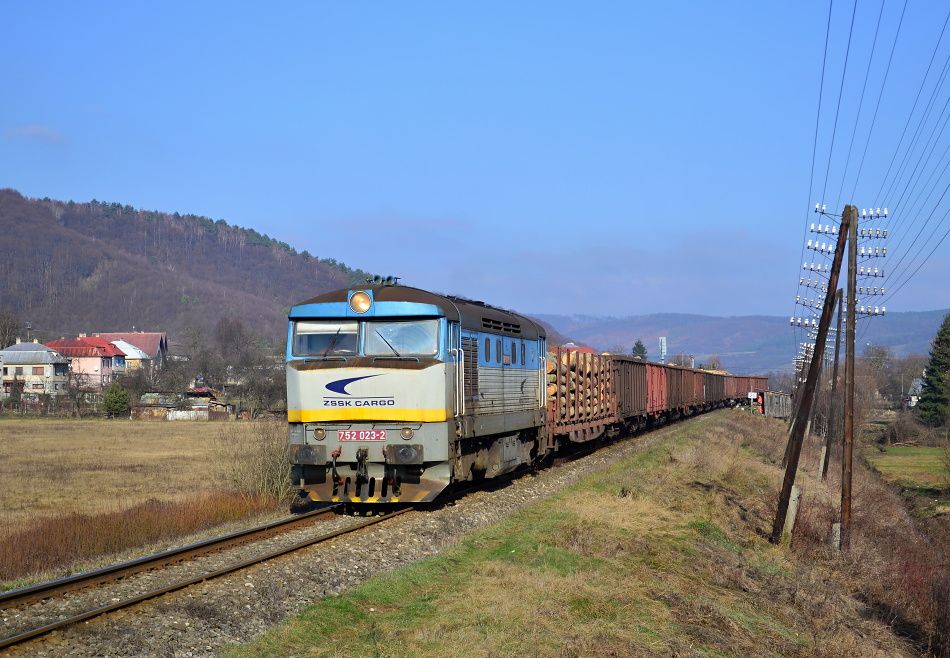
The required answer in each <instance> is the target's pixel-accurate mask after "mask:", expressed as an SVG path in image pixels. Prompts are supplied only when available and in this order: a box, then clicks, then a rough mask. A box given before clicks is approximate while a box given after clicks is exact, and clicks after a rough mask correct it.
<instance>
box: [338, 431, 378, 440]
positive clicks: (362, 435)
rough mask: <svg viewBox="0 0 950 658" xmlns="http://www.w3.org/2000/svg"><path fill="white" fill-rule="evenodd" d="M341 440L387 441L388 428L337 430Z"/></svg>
mask: <svg viewBox="0 0 950 658" xmlns="http://www.w3.org/2000/svg"><path fill="white" fill-rule="evenodd" d="M336 436H337V439H339V440H340V441H385V440H386V430H337V432H336Z"/></svg>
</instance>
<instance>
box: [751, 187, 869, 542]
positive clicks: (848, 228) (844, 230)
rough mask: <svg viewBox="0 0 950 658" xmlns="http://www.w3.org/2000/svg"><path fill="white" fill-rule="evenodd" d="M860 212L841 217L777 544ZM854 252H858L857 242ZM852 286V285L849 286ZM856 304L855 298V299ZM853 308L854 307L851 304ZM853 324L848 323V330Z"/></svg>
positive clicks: (791, 448) (848, 209)
mask: <svg viewBox="0 0 950 658" xmlns="http://www.w3.org/2000/svg"><path fill="white" fill-rule="evenodd" d="M857 215H858V209H857V208H855V207H854V206H851V205H848V206H845V208H844V212H843V213H842V214H841V227H840V231H839V233H838V243H837V245H836V246H835V257H834V260H833V261H832V263H831V273H830V276H829V278H828V291H827V292H826V293H825V303H824V306H823V307H822V309H821V320H820V321H819V322H818V337H817V338H816V339H815V350H814V353H813V354H812V357H811V363H810V364H809V366H808V377H807V378H806V379H805V384H804V385H803V386H802V391H801V398H800V399H799V403H798V408H797V409H796V414H795V416H796V417H795V420H794V422H793V424H792V428H793V429H792V433H791V436H790V437H789V445H788V466H787V467H786V469H785V479H784V480H783V481H782V492H781V493H780V494H779V498H778V509H777V510H776V512H775V521H774V523H773V524H772V534H771V536H770V537H769V541H771V542H772V543H773V544H777V543H778V542H780V541H781V539H782V531H783V529H784V527H785V517H786V516H787V514H788V501H789V498H791V495H792V485H794V484H795V474H796V473H797V471H798V460H799V458H800V457H801V453H802V440H803V439H804V438H805V424H806V422H807V420H808V416H809V415H810V414H811V407H812V403H813V402H814V399H815V388H816V387H817V385H818V373H819V371H820V370H821V360H822V358H823V357H824V351H825V342H826V340H827V338H828V325H830V324H831V316H832V314H833V313H834V309H835V294H836V293H835V291H836V290H837V289H838V275H839V274H840V273H841V262H842V261H843V260H844V248H845V244H846V243H847V242H848V237H849V235H850V234H851V233H853V231H854V225H856V224H857ZM851 249H852V251H855V252H856V248H855V246H854V242H853V240H852V244H851ZM849 285H850V284H849ZM851 299H852V300H853V299H854V297H853V296H852V297H851ZM852 307H853V304H852ZM852 326H853V323H849V325H848V328H849V330H850V329H851V327H852Z"/></svg>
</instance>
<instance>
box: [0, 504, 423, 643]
mask: <svg viewBox="0 0 950 658" xmlns="http://www.w3.org/2000/svg"><path fill="white" fill-rule="evenodd" d="M411 510H412V508H409V507H407V508H404V509H400V510H396V511H394V512H390V513H389V514H384V515H382V516H377V517H375V518H371V519H368V520H366V521H363V522H362V523H359V524H357V525H355V526H351V527H349V528H343V529H341V530H335V531H333V532H330V533H327V534H325V535H320V536H319V537H312V538H310V539H305V540H303V541H300V542H297V543H295V544H292V545H290V546H285V547H283V548H279V549H277V550H274V551H270V552H268V553H266V554H264V555H259V556H257V557H253V558H250V559H247V560H243V561H241V562H238V563H235V564H231V565H229V566H226V567H222V568H221V569H217V570H215V571H210V572H208V573H204V574H201V575H199V576H194V577H192V578H188V579H186V580H180V581H177V582H174V583H172V584H170V585H165V586H163V587H159V588H156V589H153V590H149V591H147V592H144V593H142V594H139V595H138V596H133V597H131V598H128V599H124V600H122V601H117V602H116V603H112V604H110V605H106V606H102V607H100V608H95V609H93V610H87V611H86V612H82V613H80V614H78V615H74V616H72V617H67V618H65V619H61V620H59V621H55V622H53V623H51V624H46V625H45V626H39V627H37V628H33V629H30V630H27V631H23V632H21V633H18V634H16V635H11V636H9V637H5V638H3V639H0V649H6V648H7V647H11V646H13V645H15V644H20V643H22V642H25V641H27V640H32V639H34V638H37V637H39V636H41V635H46V634H48V633H51V632H53V631H56V630H59V629H61V628H64V627H66V626H71V625H73V624H77V623H79V622H81V621H86V620H88V619H92V618H93V617H98V616H100V615H104V614H106V613H109V612H115V611H116V610H121V609H122V608H128V607H129V606H132V605H135V604H137V603H141V602H143V601H147V600H149V599H154V598H156V597H159V596H162V595H164V594H168V593H170V592H174V591H177V590H180V589H184V588H186V587H190V586H191V585H196V584H198V583H201V582H204V581H206V580H212V579H214V578H218V577H220V576H225V575H227V574H229V573H233V572H235V571H240V570H241V569H246V568H247V567H250V566H254V565H255V564H260V563H261V562H266V561H267V560H272V559H274V558H276V557H280V556H281V555H286V554H288V553H293V552H294V551H299V550H300V549H302V548H307V547H308V546H312V545H314V544H319V543H321V542H325V541H328V540H330V539H334V538H335V537H339V536H341V535H345V534H349V533H351V532H355V531H357V530H361V529H363V528H365V527H367V526H371V525H374V524H376V523H382V522H383V521H388V520H389V519H391V518H393V517H394V516H399V515H400V514H403V513H405V512H409V511H411Z"/></svg>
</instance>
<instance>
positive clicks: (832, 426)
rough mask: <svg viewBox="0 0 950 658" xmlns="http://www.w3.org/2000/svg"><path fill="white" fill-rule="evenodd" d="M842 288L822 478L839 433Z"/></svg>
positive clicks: (822, 462) (840, 291) (826, 472)
mask: <svg viewBox="0 0 950 658" xmlns="http://www.w3.org/2000/svg"><path fill="white" fill-rule="evenodd" d="M842 292H843V291H842V290H841V288H838V294H837V295H836V297H837V304H838V328H837V331H836V332H835V365H834V368H833V369H832V371H831V403H830V405H829V409H828V426H827V427H826V428H825V455H824V458H823V459H822V460H821V479H822V480H824V479H825V478H826V477H827V476H828V460H829V459H830V458H831V441H832V438H831V437H832V435H835V436H837V435H838V416H837V406H838V361H839V357H840V354H841V305H842V300H841V297H842Z"/></svg>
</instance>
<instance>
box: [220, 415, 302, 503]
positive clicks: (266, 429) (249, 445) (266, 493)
mask: <svg viewBox="0 0 950 658" xmlns="http://www.w3.org/2000/svg"><path fill="white" fill-rule="evenodd" d="M214 451H215V457H216V459H215V461H216V463H217V465H218V466H217V471H218V472H217V476H218V477H219V478H220V480H221V482H222V484H224V485H225V486H227V487H229V488H231V489H233V490H234V491H237V492H239V493H241V494H243V495H245V496H251V497H265V498H273V499H277V500H289V499H290V497H291V494H292V489H291V486H290V460H289V459H288V457H287V423H286V422H281V421H272V420H267V421H254V422H250V423H237V422H235V423H228V424H227V425H225V426H223V427H222V428H221V429H220V430H219V432H218V436H217V437H216V439H215V442H214Z"/></svg>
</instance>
